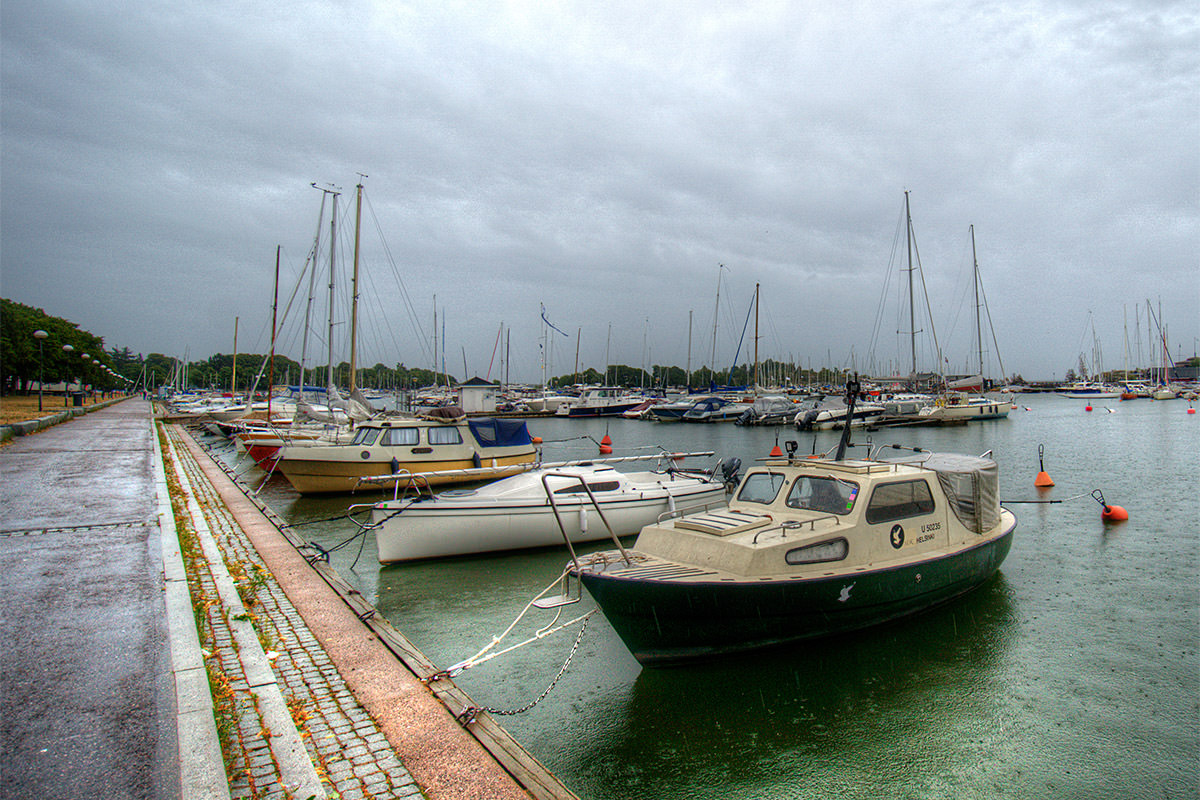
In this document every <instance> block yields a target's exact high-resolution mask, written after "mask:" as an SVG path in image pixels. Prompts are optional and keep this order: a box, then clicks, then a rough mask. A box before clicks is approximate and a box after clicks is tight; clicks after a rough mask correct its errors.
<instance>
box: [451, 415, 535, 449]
mask: <svg viewBox="0 0 1200 800" xmlns="http://www.w3.org/2000/svg"><path fill="white" fill-rule="evenodd" d="M467 424H468V425H470V426H471V435H472V436H474V437H475V441H477V442H479V444H480V445H482V446H483V447H516V446H518V445H523V444H532V443H533V442H532V440H531V439H530V438H529V429H528V428H526V427H525V420H523V419H495V418H494V417H480V418H479V419H469V420H467Z"/></svg>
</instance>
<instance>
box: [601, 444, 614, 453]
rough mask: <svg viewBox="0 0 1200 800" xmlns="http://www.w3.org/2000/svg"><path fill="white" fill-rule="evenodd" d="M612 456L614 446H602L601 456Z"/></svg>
mask: <svg viewBox="0 0 1200 800" xmlns="http://www.w3.org/2000/svg"><path fill="white" fill-rule="evenodd" d="M611 454H612V445H609V444H602V445H600V455H602V456H607V455H611Z"/></svg>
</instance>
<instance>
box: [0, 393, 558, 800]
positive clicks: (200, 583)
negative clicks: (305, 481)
mask: <svg viewBox="0 0 1200 800" xmlns="http://www.w3.org/2000/svg"><path fill="white" fill-rule="evenodd" d="M161 429H162V431H163V435H162V439H161V441H162V444H163V447H162V449H161V450H160V448H159V436H158V434H157V428H156V426H155V424H154V422H153V420H152V419H151V412H150V407H149V404H148V403H146V402H145V401H143V400H140V399H130V400H126V401H124V402H121V403H119V404H117V405H115V406H113V407H111V408H106V409H102V410H99V411H96V412H94V413H92V414H89V415H87V416H86V417H81V418H79V419H75V420H73V421H70V422H67V423H65V424H61V425H57V426H55V427H53V428H50V429H48V430H45V431H43V432H41V433H38V434H36V435H31V436H25V437H21V438H18V439H17V440H16V441H14V442H13V443H12V444H10V445H8V446H6V447H4V448H0V547H3V548H4V553H5V555H7V556H8V559H7V561H8V563H9V565H10V572H9V576H10V578H9V585H8V587H7V591H6V592H5V593H4V595H3V600H0V630H2V631H3V634H2V636H3V641H2V646H0V682H2V684H0V689H2V691H0V732H2V738H0V747H2V752H0V770H2V771H3V774H2V775H0V797H4V798H7V797H13V798H17V797H42V798H59V797H61V798H78V797H106V798H124V797H129V798H176V797H184V798H193V797H213V798H227V797H231V798H241V797H254V798H275V797H279V798H284V797H298V798H308V797H339V798H347V799H349V800H353V799H354V798H384V797H387V798H413V797H427V798H431V799H436V798H527V797H536V798H543V797H544V798H571V797H574V795H573V794H571V792H570V791H569V790H567V789H566V787H564V786H563V785H562V784H561V783H560V782H558V781H557V779H555V778H554V777H553V776H552V775H550V774H549V773H548V772H547V771H546V770H545V768H544V767H542V766H541V765H540V764H539V763H537V761H536V760H535V759H533V758H532V757H531V756H529V754H528V753H525V751H524V750H523V749H522V748H521V747H520V746H519V745H518V744H516V743H515V742H514V741H512V740H511V737H509V736H508V735H507V733H506V732H504V731H503V729H501V728H500V727H499V726H498V725H496V724H495V723H494V722H493V721H491V720H490V719H486V718H481V719H480V720H479V721H478V722H476V723H474V724H473V725H472V726H471V729H470V730H468V729H466V728H463V727H462V726H461V725H460V724H459V723H458V722H457V721H456V720H455V718H454V714H455V713H457V711H458V710H461V707H462V706H463V705H466V704H468V703H469V702H470V700H469V698H466V696H465V695H463V694H462V692H461V691H460V690H458V689H457V687H454V686H453V684H452V682H450V683H449V684H448V685H447V683H446V682H442V681H439V682H438V683H437V685H436V686H435V690H431V689H430V688H429V687H427V686H426V685H425V684H423V683H422V682H421V681H420V680H419V678H420V677H422V676H423V675H424V674H426V673H427V672H432V670H433V666H432V665H431V664H428V662H427V660H426V659H424V657H423V656H421V655H420V653H419V652H417V651H416V650H415V648H412V647H411V644H409V643H407V641H406V640H404V638H403V636H402V635H401V634H400V633H399V632H397V631H394V629H391V627H390V626H389V625H388V624H387V623H386V621H385V620H377V619H372V617H373V614H372V613H371V612H372V611H373V609H369V607H368V608H366V609H364V608H363V606H364V601H363V599H362V597H361V596H357V597H355V596H354V595H355V594H356V593H355V592H354V591H353V590H352V589H349V588H348V587H346V586H345V585H344V582H339V579H338V577H337V576H336V575H330V574H328V568H327V567H324V565H319V567H323V568H324V570H325V572H322V571H321V569H319V568H314V566H313V565H312V564H310V563H309V561H307V560H306V559H305V558H304V557H303V555H301V554H300V553H299V552H298V551H297V550H296V548H295V546H294V545H293V543H292V542H291V541H289V540H288V538H287V537H286V536H284V535H283V534H282V533H281V532H280V530H279V528H278V527H277V525H276V524H274V522H273V520H272V519H271V516H270V514H269V512H267V511H266V510H265V509H262V508H260V507H258V506H256V505H255V504H254V503H253V502H251V501H250V500H249V499H248V498H246V497H245V495H243V494H242V493H241V492H240V490H239V489H238V488H237V487H236V486H234V484H233V483H232V482H230V481H229V480H228V478H227V477H226V476H225V475H224V473H223V472H221V470H220V469H219V468H218V467H217V466H216V465H215V464H214V463H213V462H212V461H211V459H209V458H208V456H207V455H206V454H205V453H203V452H202V450H201V449H200V448H199V447H198V446H196V445H195V443H194V442H193V441H192V440H191V438H190V436H189V435H188V434H187V433H186V431H184V430H183V429H181V428H179V427H178V426H173V425H164V426H161ZM181 543H182V545H181ZM185 564H186V566H185Z"/></svg>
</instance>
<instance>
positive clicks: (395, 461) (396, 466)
mask: <svg viewBox="0 0 1200 800" xmlns="http://www.w3.org/2000/svg"><path fill="white" fill-rule="evenodd" d="M391 467H392V474H393V475H395V474H396V473H397V472H399V471H400V459H398V458H396V457H395V456H392V464H391Z"/></svg>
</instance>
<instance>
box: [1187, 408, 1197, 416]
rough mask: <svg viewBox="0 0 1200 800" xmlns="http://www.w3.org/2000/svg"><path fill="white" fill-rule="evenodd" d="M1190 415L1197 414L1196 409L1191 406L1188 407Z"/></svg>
mask: <svg viewBox="0 0 1200 800" xmlns="http://www.w3.org/2000/svg"><path fill="white" fill-rule="evenodd" d="M1188 413H1189V414H1195V413H1196V409H1194V408H1192V407H1191V406H1188Z"/></svg>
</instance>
